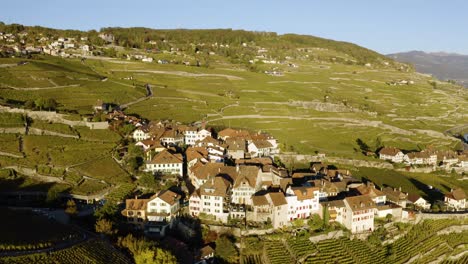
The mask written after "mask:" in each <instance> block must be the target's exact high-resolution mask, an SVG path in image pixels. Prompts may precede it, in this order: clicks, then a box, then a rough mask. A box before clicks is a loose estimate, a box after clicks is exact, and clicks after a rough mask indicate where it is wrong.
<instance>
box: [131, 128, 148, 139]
mask: <svg viewBox="0 0 468 264" xmlns="http://www.w3.org/2000/svg"><path fill="white" fill-rule="evenodd" d="M132 137H133V139H134V140H135V141H142V140H145V139H149V138H150V129H149V127H148V126H141V127H139V128H137V129H135V131H133V134H132Z"/></svg>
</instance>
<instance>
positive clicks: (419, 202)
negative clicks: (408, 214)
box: [407, 193, 431, 210]
mask: <svg viewBox="0 0 468 264" xmlns="http://www.w3.org/2000/svg"><path fill="white" fill-rule="evenodd" d="M407 204H408V205H410V204H412V205H414V207H416V208H420V209H423V210H429V209H431V204H430V203H429V202H428V201H427V200H425V199H424V198H422V197H421V196H419V195H417V194H412V193H410V194H408V200H407Z"/></svg>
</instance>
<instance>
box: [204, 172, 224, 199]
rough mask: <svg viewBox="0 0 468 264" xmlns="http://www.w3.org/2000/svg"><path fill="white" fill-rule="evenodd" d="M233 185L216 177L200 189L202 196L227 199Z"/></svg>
mask: <svg viewBox="0 0 468 264" xmlns="http://www.w3.org/2000/svg"><path fill="white" fill-rule="evenodd" d="M230 186H231V184H230V183H229V181H228V180H226V179H224V178H223V177H215V178H212V179H210V180H208V181H206V182H205V183H204V184H203V185H202V186H201V187H200V195H208V196H221V197H225V196H227V194H228V190H229V187H230Z"/></svg>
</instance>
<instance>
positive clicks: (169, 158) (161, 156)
mask: <svg viewBox="0 0 468 264" xmlns="http://www.w3.org/2000/svg"><path fill="white" fill-rule="evenodd" d="M182 161H183V158H182V155H181V154H171V153H170V152H169V151H168V150H166V149H165V150H163V151H161V152H159V153H158V154H156V155H155V156H154V158H153V159H152V160H151V161H148V162H147V163H148V164H172V163H182Z"/></svg>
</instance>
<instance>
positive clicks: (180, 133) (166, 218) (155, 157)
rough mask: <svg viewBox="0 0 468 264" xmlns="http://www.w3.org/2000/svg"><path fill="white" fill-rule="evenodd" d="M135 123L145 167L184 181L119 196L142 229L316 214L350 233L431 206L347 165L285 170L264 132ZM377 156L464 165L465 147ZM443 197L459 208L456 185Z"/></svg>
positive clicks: (279, 224) (277, 224) (280, 222)
mask: <svg viewBox="0 0 468 264" xmlns="http://www.w3.org/2000/svg"><path fill="white" fill-rule="evenodd" d="M137 126H138V127H137V128H136V129H135V130H134V131H133V133H132V138H133V140H134V142H135V143H132V144H135V145H136V146H139V147H141V149H142V151H143V152H144V157H145V158H144V159H145V161H144V165H143V166H144V171H146V172H151V173H152V174H153V175H155V177H158V178H161V179H162V178H164V179H168V178H171V177H172V178H173V180H175V181H178V182H180V183H182V182H183V184H181V186H182V185H183V188H182V189H181V190H182V191H181V192H177V191H172V190H162V191H159V192H157V193H156V194H155V195H153V196H151V197H149V198H148V197H147V198H138V197H135V198H134V199H127V200H126V201H125V209H124V210H123V211H122V214H123V215H124V217H126V218H127V221H128V223H130V224H133V225H134V226H135V228H137V229H140V230H144V231H145V232H146V233H156V234H158V235H162V236H163V235H164V234H165V232H166V230H167V228H169V227H171V226H172V225H173V222H174V221H175V219H177V218H178V217H180V216H182V215H189V216H191V217H194V218H199V219H201V220H202V221H205V222H206V223H208V224H210V223H211V224H215V225H219V224H221V225H227V226H232V225H233V224H241V225H245V226H250V227H251V228H253V229H255V228H273V229H278V228H283V227H287V226H291V224H292V223H293V222H294V221H295V220H296V219H304V220H306V219H310V218H311V217H313V216H314V215H319V216H320V217H321V218H322V219H328V221H329V222H330V223H339V224H341V225H342V226H344V227H346V228H347V229H348V230H350V231H351V232H352V233H370V232H371V231H373V230H374V222H375V220H376V219H390V220H393V221H404V222H406V221H408V220H409V219H412V218H414V215H415V213H417V212H418V211H425V212H430V211H431V203H430V202H429V201H428V200H426V199H424V198H423V197H421V196H420V195H418V194H416V193H405V192H403V191H402V190H401V187H399V186H376V185H375V184H374V183H372V182H371V181H367V182H360V181H358V180H357V179H356V178H353V175H351V174H350V172H349V170H344V169H339V168H337V167H336V166H334V165H333V164H327V163H326V162H311V163H310V168H309V170H308V171H306V172H304V171H289V170H288V169H286V168H285V167H284V166H283V164H281V162H278V158H277V156H278V154H279V153H280V149H279V142H278V141H277V140H276V139H275V138H274V137H273V136H272V135H270V134H268V133H265V132H252V131H248V130H245V129H233V128H225V129H222V130H220V131H214V130H213V129H210V128H207V127H206V123H205V122H197V123H196V124H193V125H183V124H179V123H176V122H169V121H164V122H163V121H159V122H157V121H151V122H148V123H144V122H142V123H139V124H138V125H137ZM378 154H379V158H380V159H383V160H390V161H391V162H395V163H405V164H407V165H415V164H417V165H418V166H421V165H429V166H435V165H437V164H441V165H444V166H446V165H447V164H449V165H454V164H460V165H461V166H466V158H467V156H466V154H467V153H466V152H461V153H460V154H459V155H458V154H457V153H452V152H440V153H437V152H427V151H422V152H415V153H408V154H403V152H401V151H400V150H398V149H396V148H382V149H381V150H380V151H379V153H378ZM322 157H323V156H322ZM443 197H444V198H443V199H444V200H443V201H439V203H440V204H443V206H445V208H446V210H448V211H465V210H466V208H467V204H466V194H465V192H464V191H463V190H462V189H461V188H460V189H455V190H452V191H451V192H448V193H445V194H443ZM325 215H326V216H325Z"/></svg>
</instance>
